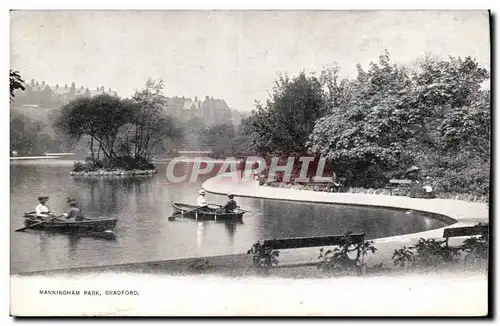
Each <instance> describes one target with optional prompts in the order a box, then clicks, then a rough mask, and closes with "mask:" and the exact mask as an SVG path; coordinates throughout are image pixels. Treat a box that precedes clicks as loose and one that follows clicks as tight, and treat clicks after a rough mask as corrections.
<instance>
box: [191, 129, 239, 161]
mask: <svg viewBox="0 0 500 326" xmlns="http://www.w3.org/2000/svg"><path fill="white" fill-rule="evenodd" d="M234 138H235V130H234V126H233V125H228V124H220V125H214V126H211V127H209V128H206V129H205V130H204V131H203V132H202V135H201V138H200V143H201V145H202V146H204V147H205V148H208V149H210V150H211V151H212V153H213V155H214V156H215V157H227V156H231V155H234V147H233V144H234Z"/></svg>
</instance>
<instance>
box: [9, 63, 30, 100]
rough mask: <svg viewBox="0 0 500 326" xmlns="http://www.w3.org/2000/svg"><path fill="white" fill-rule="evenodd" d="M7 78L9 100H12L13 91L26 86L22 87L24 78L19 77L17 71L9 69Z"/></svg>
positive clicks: (23, 88) (22, 89)
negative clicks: (8, 82) (8, 81)
mask: <svg viewBox="0 0 500 326" xmlns="http://www.w3.org/2000/svg"><path fill="white" fill-rule="evenodd" d="M9 80H10V101H11V102H12V101H13V100H14V97H15V94H14V93H15V91H16V90H18V89H19V90H21V91H24V90H25V89H26V88H25V87H24V80H23V79H22V78H21V75H20V74H19V71H16V70H12V69H10V72H9Z"/></svg>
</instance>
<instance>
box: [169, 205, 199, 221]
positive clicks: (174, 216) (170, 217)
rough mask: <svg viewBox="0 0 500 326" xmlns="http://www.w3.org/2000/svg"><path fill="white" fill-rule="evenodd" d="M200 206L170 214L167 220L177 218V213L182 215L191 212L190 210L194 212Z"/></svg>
mask: <svg viewBox="0 0 500 326" xmlns="http://www.w3.org/2000/svg"><path fill="white" fill-rule="evenodd" d="M200 208H201V207H196V208H193V209H190V210H188V211H185V212H180V213H177V214H174V215H172V216H169V218H168V220H169V221H173V220H175V219H176V218H177V216H179V215H184V214H187V213H191V212H194V211H196V210H198V209H200Z"/></svg>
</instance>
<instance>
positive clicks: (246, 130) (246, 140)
mask: <svg viewBox="0 0 500 326" xmlns="http://www.w3.org/2000/svg"><path fill="white" fill-rule="evenodd" d="M255 119H256V117H255V116H250V117H246V118H243V119H242V120H241V123H240V126H239V128H238V132H237V133H236V138H235V140H234V151H235V155H236V156H253V155H258V154H259V149H258V139H259V134H258V133H257V131H256V130H255V128H254V126H253V124H254V120H255Z"/></svg>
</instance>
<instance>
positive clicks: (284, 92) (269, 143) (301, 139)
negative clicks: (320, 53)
mask: <svg viewBox="0 0 500 326" xmlns="http://www.w3.org/2000/svg"><path fill="white" fill-rule="evenodd" d="M325 110H326V105H325V99H324V96H323V89H322V85H321V83H320V81H319V80H318V78H316V77H315V76H313V75H311V76H307V75H306V74H305V73H304V72H302V73H300V74H299V75H298V76H296V77H294V78H292V79H290V78H289V77H288V76H286V75H284V76H283V75H279V76H278V79H277V80H276V82H275V85H274V87H273V89H272V92H271V94H270V98H269V99H268V100H267V102H266V104H265V105H261V104H260V103H256V110H255V111H254V112H253V115H252V118H251V119H249V120H248V123H250V124H251V128H252V129H253V131H252V132H249V131H247V133H249V134H252V135H253V136H254V137H255V139H254V140H253V143H254V144H255V146H256V149H257V150H258V151H259V153H266V154H275V153H290V152H298V153H306V151H307V148H306V141H307V139H308V136H309V134H310V133H311V131H312V130H313V128H314V124H315V123H316V120H317V119H318V118H320V117H322V116H323V115H324V113H325ZM277 126H279V128H277Z"/></svg>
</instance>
